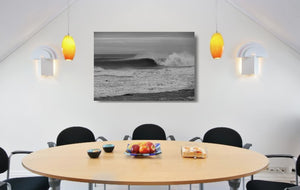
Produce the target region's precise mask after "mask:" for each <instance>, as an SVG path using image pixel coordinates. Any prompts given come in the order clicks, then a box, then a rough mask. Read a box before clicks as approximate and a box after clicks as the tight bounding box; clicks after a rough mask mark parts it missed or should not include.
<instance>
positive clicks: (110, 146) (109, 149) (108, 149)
mask: <svg viewBox="0 0 300 190" xmlns="http://www.w3.org/2000/svg"><path fill="white" fill-rule="evenodd" d="M102 148H103V150H104V151H105V152H112V151H113V150H114V148H115V145H113V144H104V145H103V146H102Z"/></svg>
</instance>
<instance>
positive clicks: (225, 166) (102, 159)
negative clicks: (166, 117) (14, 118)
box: [22, 140, 269, 185]
mask: <svg viewBox="0 0 300 190" xmlns="http://www.w3.org/2000/svg"><path fill="white" fill-rule="evenodd" d="M132 142H133V141H106V142H92V143H79V144H72V145H65V146H58V147H53V148H48V149H44V150H40V151H36V152H34V153H32V154H29V155H27V156H26V157H24V159H23V162H22V164H23V166H24V167H25V168H27V169H28V170H30V171H31V172H33V173H36V174H40V175H43V176H47V177H50V178H56V179H62V180H71V181H80V182H88V183H102V184H119V185H177V184H194V183H207V182H216V181H224V180H230V179H236V178H241V177H245V176H249V175H252V174H255V173H257V172H259V171H261V170H263V169H265V168H266V167H267V165H268V163H269V161H268V159H267V158H266V157H265V156H264V155H262V154H259V153H257V152H254V151H251V150H246V149H242V148H236V147H232V146H225V145H219V144H211V143H200V142H185V141H157V140H152V142H154V143H160V144H161V151H162V153H161V154H159V155H155V156H151V157H143V158H139V157H133V156H128V155H125V154H124V152H125V150H126V147H127V145H128V144H129V143H132ZM134 142H137V141H134ZM103 144H114V145H115V149H114V150H113V152H112V153H106V152H104V151H103V150H102V153H101V154H100V156H99V158H97V159H91V158H89V156H88V154H87V150H88V149H92V148H101V149H102V145H103ZM184 145H199V146H202V147H203V146H205V147H206V150H207V151H208V157H207V158H206V159H194V158H183V157H182V156H181V147H182V146H184Z"/></svg>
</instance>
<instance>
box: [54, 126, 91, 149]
mask: <svg viewBox="0 0 300 190" xmlns="http://www.w3.org/2000/svg"><path fill="white" fill-rule="evenodd" d="M94 141H96V139H95V135H94V134H93V132H92V131H91V130H89V129H87V128H85V127H79V126H74V127H69V128H66V129H64V130H63V131H61V132H60V133H59V134H58V136H57V139H56V146H60V145H66V144H74V143H83V142H94Z"/></svg>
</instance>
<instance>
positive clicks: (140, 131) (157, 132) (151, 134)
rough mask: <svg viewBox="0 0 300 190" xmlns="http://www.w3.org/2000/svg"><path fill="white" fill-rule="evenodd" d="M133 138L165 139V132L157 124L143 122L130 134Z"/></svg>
mask: <svg viewBox="0 0 300 190" xmlns="http://www.w3.org/2000/svg"><path fill="white" fill-rule="evenodd" d="M132 139H133V140H167V137H166V133H165V131H164V130H163V128H161V127H160V126H158V125H155V124H143V125H140V126H138V127H137V128H135V130H134V131H133V134H132Z"/></svg>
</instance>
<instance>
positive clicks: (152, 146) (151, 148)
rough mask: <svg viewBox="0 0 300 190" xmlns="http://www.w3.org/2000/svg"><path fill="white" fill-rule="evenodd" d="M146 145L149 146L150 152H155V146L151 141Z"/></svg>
mask: <svg viewBox="0 0 300 190" xmlns="http://www.w3.org/2000/svg"><path fill="white" fill-rule="evenodd" d="M146 145H147V146H148V147H149V148H150V153H153V152H155V150H156V148H155V145H154V144H153V143H152V142H147V143H146Z"/></svg>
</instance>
